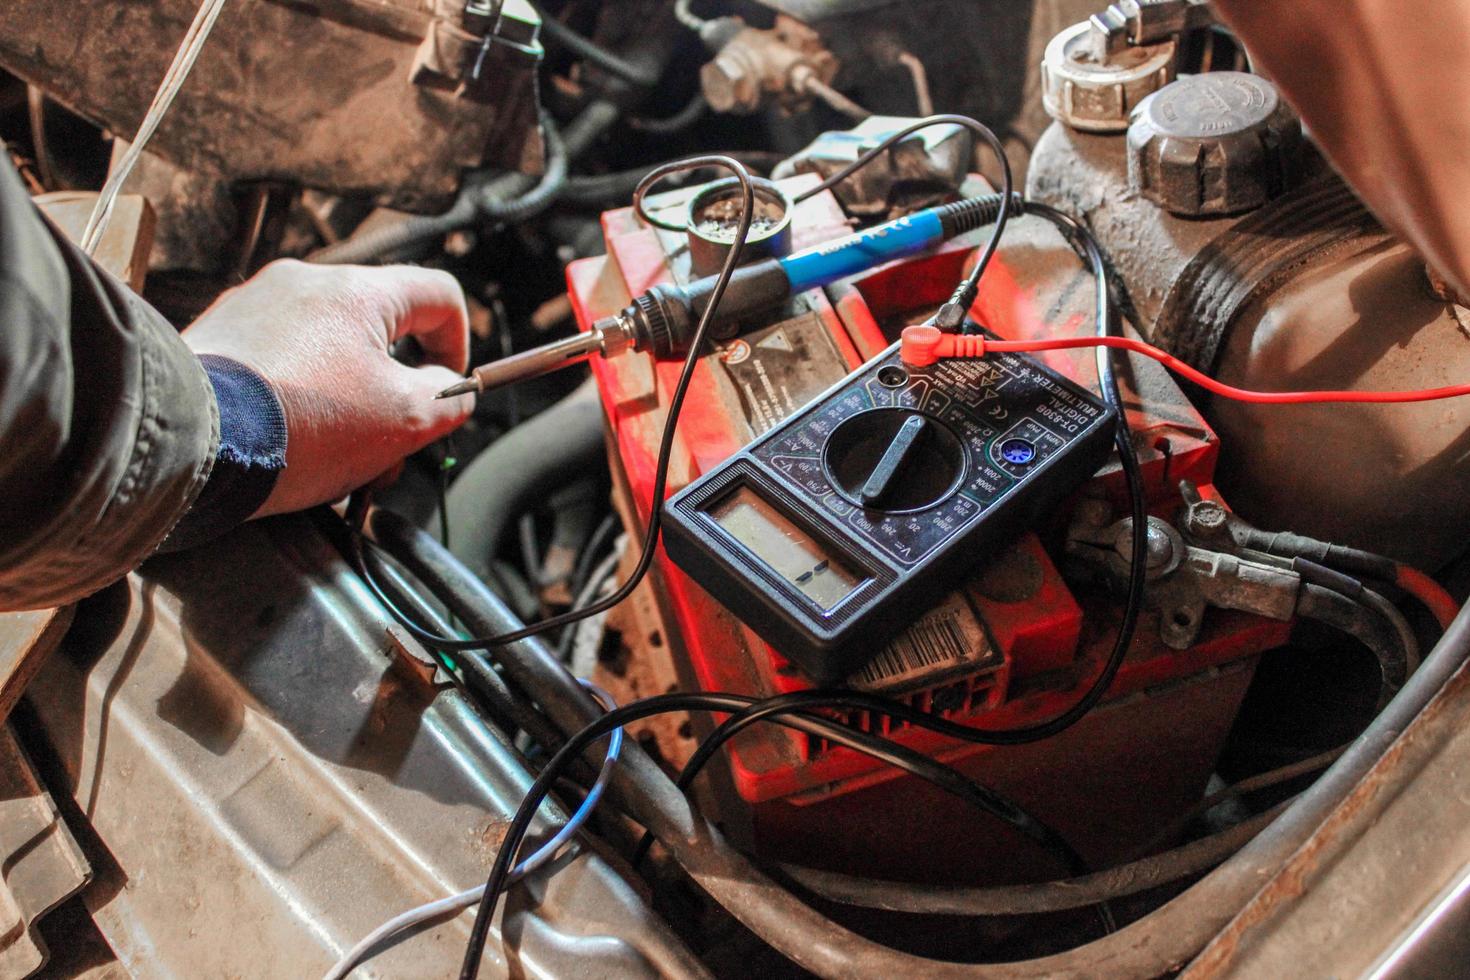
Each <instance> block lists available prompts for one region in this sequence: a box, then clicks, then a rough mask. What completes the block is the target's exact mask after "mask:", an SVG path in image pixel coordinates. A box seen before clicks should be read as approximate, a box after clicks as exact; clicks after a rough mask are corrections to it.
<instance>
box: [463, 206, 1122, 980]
mask: <svg viewBox="0 0 1470 980" xmlns="http://www.w3.org/2000/svg"><path fill="white" fill-rule="evenodd" d="M1035 211H1036V213H1038V214H1039V215H1040V216H1042V217H1044V218H1046V219H1047V220H1049V221H1051V222H1052V223H1054V224H1056V225H1057V226H1058V227H1059V228H1060V229H1061V230H1062V231H1063V232H1064V233H1066V234H1068V237H1069V238H1070V239H1071V240H1072V241H1073V242H1074V244H1075V245H1077V246H1079V247H1080V248H1081V249H1082V251H1083V254H1084V255H1085V257H1086V258H1087V260H1088V262H1089V264H1090V266H1091V268H1092V271H1093V274H1094V280H1095V289H1096V303H1097V317H1096V321H1097V322H1096V327H1097V331H1098V333H1099V334H1100V335H1103V336H1106V335H1109V334H1111V333H1112V330H1113V325H1112V324H1113V320H1112V315H1111V310H1112V303H1111V297H1110V294H1109V288H1108V269H1107V263H1106V260H1105V259H1104V258H1103V255H1102V250H1101V248H1100V247H1099V246H1098V244H1097V242H1096V240H1095V239H1094V238H1093V237H1092V235H1091V233H1090V232H1089V231H1088V230H1087V229H1086V228H1085V227H1083V226H1082V225H1081V224H1079V223H1078V222H1077V221H1075V219H1073V218H1071V217H1070V216H1069V215H1066V214H1065V213H1063V212H1060V211H1056V210H1055V209H1052V208H1049V207H1047V206H1045V205H1036V207H1035ZM1112 357H1113V354H1112V352H1111V351H1110V350H1108V349H1107V348H1099V354H1098V381H1099V386H1100V388H1101V391H1102V396H1103V400H1104V402H1105V403H1106V404H1107V405H1108V406H1109V407H1110V408H1112V409H1113V411H1114V412H1115V414H1116V426H1117V428H1116V434H1115V443H1116V445H1117V449H1118V455H1119V460H1120V464H1121V466H1122V470H1123V474H1124V480H1125V482H1126V483H1127V486H1128V495H1129V502H1130V510H1131V517H1132V528H1131V535H1130V537H1131V542H1130V544H1131V549H1130V569H1129V577H1128V592H1127V597H1126V600H1125V605H1124V611H1123V620H1122V622H1121V623H1120V625H1119V631H1118V636H1117V638H1116V640H1115V643H1114V647H1113V650H1112V652H1111V654H1110V655H1109V657H1108V660H1107V661H1106V662H1105V664H1104V666H1103V669H1102V671H1101V672H1100V673H1099V675H1098V677H1097V678H1096V679H1095V680H1094V681H1093V683H1092V685H1091V686H1090V687H1089V688H1088V690H1087V691H1086V692H1085V693H1084V694H1083V696H1082V697H1081V698H1079V699H1078V700H1077V701H1076V702H1075V703H1074V704H1073V705H1072V706H1071V707H1070V708H1068V709H1067V710H1066V711H1063V712H1062V713H1061V714H1059V715H1057V716H1055V717H1054V718H1051V719H1050V720H1048V721H1045V722H1042V723H1040V724H1037V725H1030V726H1027V727H1025V728H1019V729H1009V730H1005V731H984V730H977V729H972V728H969V727H968V726H964V725H959V724H957V723H954V722H951V721H948V720H946V719H942V718H936V717H934V716H932V715H928V714H926V713H924V712H921V711H918V710H917V709H913V708H910V707H909V706H907V705H903V704H900V703H898V702H892V701H888V700H887V699H883V698H877V697H873V696H871V695H862V694H856V693H853V692H825V691H804V692H797V693H794V694H789V695H784V696H781V697H777V698H772V699H768V700H767V701H765V702H761V703H758V704H754V703H753V704H754V707H752V708H750V709H749V710H748V714H747V715H746V718H749V719H751V720H750V721H747V720H746V718H731V719H728V720H727V721H726V722H725V723H724V724H723V725H722V726H721V727H720V729H719V730H717V732H716V734H717V735H721V734H722V737H721V738H719V739H716V738H715V737H714V736H711V738H710V739H708V740H706V744H704V745H701V746H700V751H698V752H696V757H698V758H699V761H700V764H701V765H703V762H704V761H705V760H707V759H708V758H709V757H711V756H712V755H713V753H714V751H715V750H716V749H717V748H718V746H719V744H722V743H723V741H724V740H725V739H726V738H728V737H730V736H731V735H733V734H735V732H737V731H739V730H740V728H742V727H744V725H745V724H750V723H753V721H754V720H755V719H756V716H758V715H760V716H765V717H769V718H770V719H771V720H775V721H778V722H779V723H782V724H788V723H789V724H792V725H799V724H800V720H799V718H791V717H788V714H787V713H790V712H795V711H798V710H801V709H802V708H819V707H844V708H851V707H858V708H860V709H862V710H870V711H874V712H877V713H881V714H886V715H888V716H890V717H894V718H899V719H901V720H907V721H911V722H913V723H914V724H917V725H920V726H922V727H925V728H928V729H930V730H933V731H937V732H941V733H943V734H948V735H953V736H954V737H956V738H960V739H963V740H965V741H969V742H980V743H984V744H1000V745H1016V744H1023V743H1025V742H1031V741H1037V740H1040V739H1045V738H1049V737H1051V736H1053V735H1055V734H1057V733H1059V732H1061V731H1063V730H1065V729H1066V728H1068V727H1070V726H1071V725H1072V724H1074V723H1076V722H1077V721H1078V720H1079V719H1081V718H1082V717H1084V716H1085V715H1086V714H1087V713H1088V712H1089V711H1091V709H1092V708H1093V707H1094V706H1095V705H1096V704H1097V702H1098V701H1100V700H1101V699H1102V697H1103V696H1104V695H1105V694H1106V692H1107V690H1108V688H1109V687H1111V685H1112V681H1113V679H1114V678H1115V677H1116V676H1117V672H1118V670H1119V669H1120V668H1121V667H1122V664H1123V660H1124V658H1125V657H1126V655H1127V651H1128V647H1129V645H1130V643H1131V641H1132V637H1133V633H1134V630H1135V628H1136V626H1137V620H1138V615H1139V612H1140V611H1141V609H1142V605H1143V590H1144V584H1145V578H1144V576H1145V571H1146V568H1145V559H1146V554H1147V536H1146V535H1147V527H1148V525H1147V506H1146V505H1147V501H1146V497H1145V493H1144V488H1143V479H1142V474H1141V472H1140V469H1139V465H1138V457H1137V455H1136V453H1135V451H1134V448H1133V442H1132V437H1131V430H1130V428H1129V425H1128V417H1127V412H1126V406H1125V405H1124V404H1123V400H1122V395H1121V393H1120V391H1119V389H1118V381H1117V375H1116V372H1115V370H1114V366H1113V360H1112ZM655 499H656V500H657V499H659V497H658V496H655ZM665 697H666V698H667V699H670V700H671V701H675V702H678V703H679V704H680V705H682V704H695V703H698V702H697V701H696V700H691V699H697V698H699V697H708V695H703V696H701V695H667V696H665ZM664 700H665V698H655V699H649V700H648V701H643V702H637V703H635V704H632V705H628V706H625V707H624V708H621V709H618V711H616V712H613V713H612V714H610V715H606V716H604V717H603V718H602V719H599V720H598V721H597V722H594V723H593V724H592V725H589V726H588V727H587V728H585V729H583V731H582V732H579V733H578V734H577V735H576V736H573V738H572V739H571V740H570V741H569V742H568V743H567V745H566V746H564V747H563V748H562V750H560V751H559V752H558V753H557V757H555V758H553V760H552V762H551V763H550V764H548V766H547V768H546V769H545V770H543V771H542V774H541V776H540V777H538V779H537V783H536V785H535V786H533V787H532V794H531V795H530V796H528V797H527V799H526V800H524V801H523V802H522V804H521V809H520V810H519V811H518V812H517V814H516V818H515V820H514V821H513V822H512V824H511V828H510V831H509V832H508V833H507V835H506V837H505V839H504V842H503V843H502V845H501V850H500V853H498V854H497V855H496V863H495V866H494V867H493V868H492V870H491V874H490V878H489V880H488V881H487V884H486V889H485V898H484V902H483V903H482V904H481V907H480V911H479V918H477V920H476V927H477V934H478V935H479V941H478V948H476V949H474V956H473V958H471V956H470V955H469V952H470V951H467V955H466V960H465V967H464V971H463V972H462V973H461V977H462V980H463V978H471V980H472V978H473V977H474V975H475V973H476V972H477V971H478V966H479V956H480V955H481V953H482V952H483V945H484V934H485V931H486V930H488V928H489V919H490V911H491V910H493V908H494V903H495V902H496V901H497V900H498V896H499V893H500V891H501V890H502V889H503V888H504V880H505V877H506V875H507V874H508V872H509V869H510V866H511V861H512V860H513V859H514V852H515V851H516V850H517V849H518V848H519V842H520V839H521V838H522V837H523V836H524V834H525V831H526V828H527V827H529V825H530V821H531V818H532V815H533V814H534V812H535V807H536V806H538V805H539V802H540V798H541V797H544V795H545V793H546V792H549V789H550V786H551V785H552V784H554V781H555V777H556V773H555V771H554V770H553V767H555V766H557V764H558V760H559V759H562V758H564V757H571V756H572V755H573V754H575V752H579V751H580V750H581V749H582V748H584V747H585V746H586V745H587V744H590V742H591V741H592V740H593V739H594V738H596V737H598V736H599V735H600V734H602V733H604V732H606V731H609V730H611V729H610V728H609V727H607V726H608V725H610V724H612V722H611V719H612V718H613V717H614V716H616V715H619V713H623V712H626V713H628V714H630V715H632V714H634V713H635V712H638V711H641V710H644V709H651V710H652V713H657V710H658V709H653V706H652V702H655V701H658V702H663V701H664ZM668 710H685V709H682V708H678V707H675V708H671V709H668ZM712 710H720V709H712ZM742 710H745V709H742ZM636 717H646V715H642V714H637V715H636ZM629 720H631V719H629ZM621 723H622V722H618V724H621ZM613 727H616V725H613ZM694 761H695V760H694V759H691V763H693V762H694ZM693 772H697V769H694V770H691V772H690V775H689V778H692V775H693ZM543 782H544V785H543ZM681 785H687V781H686V780H685V778H684V776H683V774H681ZM538 791H539V793H540V796H537V795H536V794H537V793H538ZM533 801H534V802H533ZM1033 839H1034V838H1033ZM481 920H483V926H481ZM473 945H474V935H473V934H472V946H473Z"/></svg>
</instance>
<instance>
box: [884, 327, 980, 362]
mask: <svg viewBox="0 0 1470 980" xmlns="http://www.w3.org/2000/svg"><path fill="white" fill-rule="evenodd" d="M899 356H900V357H902V358H903V362H904V363H905V364H907V365H908V366H909V367H928V366H929V365H931V364H936V363H938V362H939V361H941V360H943V359H944V358H946V357H984V356H985V338H984V337H981V336H971V335H967V334H958V333H945V332H944V331H943V330H940V329H939V328H938V327H936V326H934V325H933V324H929V323H925V324H921V325H919V326H915V327H904V328H903V343H902V344H901V345H900V346H899Z"/></svg>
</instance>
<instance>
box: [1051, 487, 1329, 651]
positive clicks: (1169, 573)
mask: <svg viewBox="0 0 1470 980" xmlns="http://www.w3.org/2000/svg"><path fill="white" fill-rule="evenodd" d="M1195 497H1196V501H1195V503H1196V505H1197V507H1198V509H1197V511H1196V512H1195V514H1196V517H1195V520H1194V523H1193V525H1190V524H1189V523H1188V518H1187V517H1186V520H1185V522H1184V523H1185V524H1186V527H1185V530H1184V531H1183V532H1181V530H1180V529H1179V528H1176V527H1175V526H1174V525H1173V524H1170V523H1169V522H1168V521H1166V520H1164V519H1163V518H1161V517H1150V518H1149V519H1148V558H1147V561H1148V566H1147V570H1146V580H1147V581H1148V583H1149V584H1148V589H1147V590H1146V593H1145V595H1146V600H1147V603H1148V605H1149V607H1150V608H1153V609H1156V610H1157V611H1158V613H1159V637H1160V639H1162V640H1163V642H1164V643H1165V645H1167V646H1169V647H1171V648H1173V649H1175V650H1184V649H1187V648H1188V647H1190V646H1191V645H1193V644H1194V642H1195V641H1196V640H1197V639H1198V638H1199V632H1200V629H1201V627H1202V626H1203V624H1204V611H1205V609H1206V607H1213V608H1216V609H1234V610H1239V611H1242V612H1248V613H1253V614H1255V615H1257V616H1263V617H1265V618H1267V619H1272V620H1276V621H1278V622H1286V621H1289V620H1290V619H1292V618H1293V617H1294V616H1295V614H1296V607H1297V599H1298V597H1299V595H1300V593H1301V586H1302V580H1301V576H1299V575H1298V574H1297V573H1296V572H1294V571H1291V570H1290V569H1287V568H1282V567H1279V566H1277V565H1274V564H1271V563H1269V562H1268V561H1256V560H1254V559H1251V558H1242V557H1240V556H1238V555H1235V554H1231V553H1229V552H1227V551H1220V550H1216V549H1215V548H1212V547H1210V546H1209V542H1208V540H1206V539H1205V538H1201V537H1196V536H1195V535H1194V534H1193V532H1192V531H1191V527H1195V528H1198V527H1210V526H1211V522H1212V521H1214V522H1217V523H1218V525H1219V526H1222V527H1223V526H1224V525H1225V523H1226V522H1227V521H1228V518H1229V512H1228V511H1226V510H1225V508H1224V507H1223V506H1221V505H1219V504H1218V503H1215V502H1213V501H1203V500H1200V499H1198V498H1199V495H1198V493H1197V492H1196V493H1195ZM1207 504H1209V505H1213V508H1218V511H1219V513H1216V512H1215V510H1213V509H1212V507H1211V506H1205V505H1207ZM1189 513H1190V510H1189V507H1188V506H1186V515H1188V514H1189ZM1111 516H1112V513H1111V508H1110V507H1109V506H1108V505H1107V504H1106V503H1105V502H1103V501H1089V502H1088V503H1087V504H1085V505H1084V506H1083V507H1081V508H1079V510H1078V514H1077V520H1076V521H1075V522H1074V523H1073V525H1072V527H1071V528H1070V529H1069V531H1068V533H1067V555H1068V557H1069V558H1070V559H1071V560H1073V561H1074V562H1075V563H1076V564H1077V565H1079V566H1080V567H1082V568H1084V569H1086V570H1088V571H1090V572H1093V573H1101V574H1103V575H1105V576H1106V577H1107V578H1109V579H1110V580H1112V581H1113V582H1117V583H1121V582H1125V581H1127V578H1128V573H1129V570H1130V562H1129V553H1130V550H1131V541H1132V535H1133V519H1132V518H1124V519H1123V520H1121V521H1117V522H1113V523H1109V519H1110V518H1111Z"/></svg>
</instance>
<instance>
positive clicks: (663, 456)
mask: <svg viewBox="0 0 1470 980" xmlns="http://www.w3.org/2000/svg"><path fill="white" fill-rule="evenodd" d="M711 166H718V167H724V168H725V169H727V170H730V171H731V172H732V173H734V174H735V177H736V179H737V180H739V182H740V187H741V194H742V198H743V208H742V210H741V212H740V222H739V226H738V227H737V229H736V236H735V239H734V241H733V243H732V245H731V248H730V252H729V254H728V255H726V256H725V264H724V265H723V266H722V267H721V269H720V274H719V277H718V278H717V279H716V281H715V285H714V288H713V289H712V290H711V292H710V301H709V304H708V305H707V306H706V307H705V310H704V314H703V315H702V316H701V317H700V318H699V324H698V326H696V327H695V330H694V336H693V337H692V338H691V341H690V345H689V354H688V355H687V356H686V357H685V358H684V367H683V370H682V371H680V373H679V380H678V381H677V382H676V383H675V385H674V390H673V394H672V395H671V396H670V399H669V410H668V415H667V416H666V418H665V421H664V427H663V433H662V435H661V437H660V442H659V450H658V457H657V462H656V463H655V466H654V480H653V494H652V499H653V501H654V503H655V506H654V507H653V508H652V509H651V512H650V514H649V518H648V529H647V531H646V532H645V534H644V538H643V551H642V553H641V554H640V555H639V557H638V564H637V565H636V566H634V569H633V572H632V574H630V575H629V576H628V578H627V580H626V581H625V582H624V583H623V584H622V585H621V586H619V587H618V588H617V589H616V590H615V591H614V592H613V593H612V594H610V595H608V596H606V597H605V598H602V599H599V600H598V601H596V602H594V603H592V604H591V605H589V606H586V607H585V608H583V609H573V610H568V611H567V612H564V613H560V614H558V615H556V616H550V617H548V618H546V619H543V620H541V621H540V622H537V623H533V624H531V625H529V626H525V627H522V628H521V629H518V630H513V631H511V632H509V633H505V634H502V635H500V636H491V637H470V638H468V639H462V640H458V639H451V638H450V637H446V636H440V635H437V634H435V633H432V632H430V631H429V630H426V629H424V628H423V627H421V626H420V625H419V624H417V623H415V622H413V621H411V620H407V619H402V618H400V619H399V622H400V623H402V625H403V627H404V628H405V629H406V630H408V631H409V632H410V633H412V634H413V635H414V637H415V638H416V639H418V640H419V641H421V642H423V643H426V644H429V645H432V646H434V647H437V648H438V649H440V650H449V651H454V650H479V649H484V648H486V647H494V646H503V645H504V644H507V643H514V642H515V641H517V640H522V639H525V638H526V637H530V636H536V635H538V634H541V633H545V632H548V631H550V630H555V629H560V628H561V627H563V626H567V625H569V624H571V623H575V622H579V621H580V620H583V619H587V618H588V617H591V616H596V615H598V614H600V613H603V612H606V611H607V610H609V609H611V608H613V607H614V606H616V605H618V604H619V603H621V602H622V601H623V600H625V599H627V598H628V596H630V595H632V594H633V592H634V590H635V589H637V587H638V584H639V583H640V582H641V581H643V577H644V576H645V575H647V574H648V570H649V569H650V568H651V567H652V566H653V560H654V557H655V556H656V555H657V553H658V536H659V528H660V526H661V523H662V518H663V508H662V503H663V499H664V492H665V489H666V488H667V486H668V478H669V460H670V457H671V456H672V454H673V449H674V434H675V431H676V429H677V427H678V423H679V413H680V412H681V411H682V410H683V408H684V399H685V397H686V396H687V395H688V393H689V385H690V382H691V381H692V380H693V378H694V371H695V368H696V367H698V365H699V358H700V355H701V354H703V352H704V346H705V340H706V338H707V337H708V336H709V331H710V326H711V324H713V322H714V315H715V313H716V312H717V311H718V309H719V305H720V300H721V299H723V298H724V295H725V290H726V288H727V287H728V286H729V285H730V277H731V276H733V275H734V274H735V269H736V267H737V266H738V265H739V263H740V256H741V253H742V252H743V251H744V244H745V239H746V237H747V236H748V235H749V232H750V223H751V220H752V218H753V217H754V213H755V208H754V202H755V191H754V187H753V185H752V183H751V177H750V173H749V172H748V171H747V170H746V169H745V166H744V165H743V164H741V163H740V162H739V161H738V160H735V159H733V158H731V157H727V156H721V155H711V156H697V157H689V158H687V159H685V160H679V161H675V162H673V163H666V164H664V165H663V166H660V167H658V168H656V169H654V170H653V171H651V172H650V173H649V174H648V176H646V177H644V178H643V181H642V182H641V183H640V184H639V185H638V188H637V190H635V191H634V193H633V202H634V206H635V207H637V206H640V205H641V204H642V201H643V198H644V196H645V195H647V193H648V191H649V189H650V188H652V187H653V185H654V184H656V183H658V182H659V181H660V180H662V179H663V178H664V177H665V176H667V175H668V174H672V173H678V172H680V171H683V170H689V169H693V168H695V167H711ZM363 581H364V582H365V583H366V584H367V586H368V588H369V589H370V590H371V591H372V592H373V593H374V594H375V595H377V596H378V597H379V598H380V599H382V598H384V597H383V594H382V590H381V589H379V588H378V587H377V584H376V583H375V582H373V580H372V577H371V575H368V576H365V577H364V579H363Z"/></svg>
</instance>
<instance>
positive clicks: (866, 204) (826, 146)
mask: <svg viewBox="0 0 1470 980" xmlns="http://www.w3.org/2000/svg"><path fill="white" fill-rule="evenodd" d="M917 121H918V120H917V119H915V118H912V117H906V116H872V117H871V118H868V119H865V120H863V122H861V123H859V124H858V125H857V126H855V127H854V128H852V129H849V130H837V131H833V132H828V133H823V134H822V135H821V136H819V137H817V138H816V139H815V140H814V141H812V143H811V144H810V145H808V146H807V147H806V148H805V149H804V150H802V151H801V152H800V153H798V154H796V155H795V156H793V157H791V158H790V159H788V160H785V161H783V162H782V163H781V164H780V165H779V166H778V167H776V169H775V170H773V171H772V172H771V176H772V177H773V178H775V179H777V180H781V179H784V178H787V177H792V176H795V175H796V174H807V173H814V174H818V175H819V176H821V178H822V179H823V180H826V179H827V178H828V177H831V176H832V175H833V174H835V173H837V172H838V171H839V170H841V169H843V168H844V167H847V166H850V165H851V164H852V163H853V162H854V161H856V160H857V159H858V158H859V157H861V156H862V155H863V154H864V153H867V152H868V151H869V150H871V149H872V148H873V147H875V146H877V145H878V144H879V143H881V142H883V140H885V139H887V138H888V137H889V136H892V135H893V134H894V133H896V132H898V131H899V130H901V129H905V128H907V127H909V126H911V125H913V124H914V123H915V122H917ZM973 152H974V140H973V139H972V138H971V136H970V131H969V130H967V129H965V128H964V127H963V126H953V125H946V126H930V127H927V128H925V129H921V130H919V131H918V132H915V133H912V134H910V135H909V136H907V137H905V138H904V139H902V140H900V141H899V142H898V143H896V144H894V146H893V147H892V148H891V149H890V150H889V152H887V153H885V154H884V155H883V156H882V157H881V158H880V159H878V160H874V161H873V162H872V163H870V164H869V165H868V166H866V167H863V168H862V169H861V170H859V171H857V172H856V173H854V174H853V175H852V176H850V177H849V178H847V179H846V180H844V181H842V182H841V183H839V184H837V185H836V186H835V187H833V188H832V193H834V194H836V195H837V200H839V201H841V202H842V208H843V210H844V211H846V212H847V213H848V214H851V215H855V216H858V217H864V218H871V217H897V213H895V212H900V213H902V212H907V211H911V210H914V209H917V208H920V207H925V206H928V205H932V204H937V203H938V202H939V201H941V200H943V199H945V198H948V197H952V196H953V195H954V194H955V192H956V191H958V190H959V187H960V184H962V183H963V182H964V179H965V175H966V174H967V173H969V170H970V160H971V158H972V157H971V155H972V153H973Z"/></svg>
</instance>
